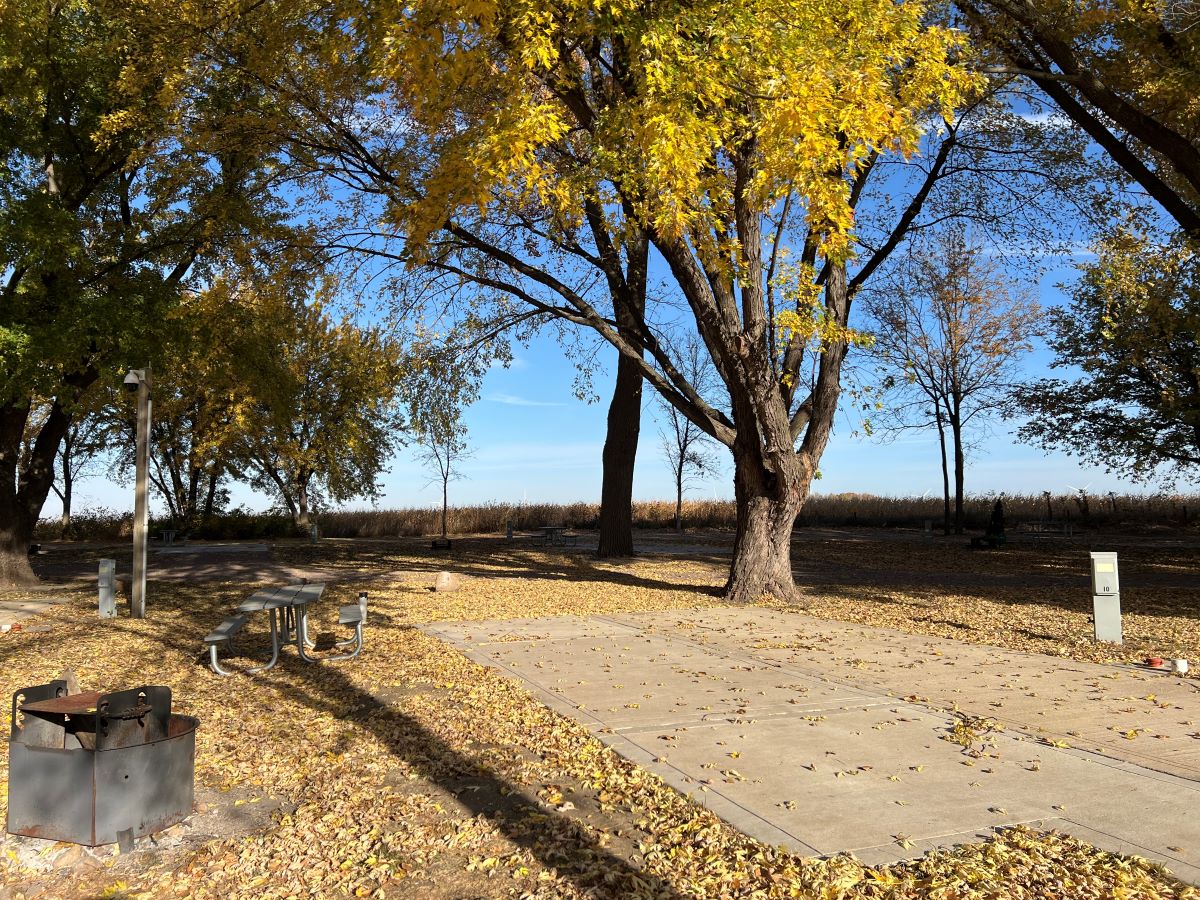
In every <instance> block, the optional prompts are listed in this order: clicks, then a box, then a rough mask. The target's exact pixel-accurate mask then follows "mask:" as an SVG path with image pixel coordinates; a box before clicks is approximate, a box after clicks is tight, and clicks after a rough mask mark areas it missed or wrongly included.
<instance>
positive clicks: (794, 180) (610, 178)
mask: <svg viewBox="0 0 1200 900" xmlns="http://www.w3.org/2000/svg"><path fill="white" fill-rule="evenodd" d="M922 14H923V11H922V10H921V9H920V8H919V7H918V6H917V5H916V4H909V3H906V4H895V3H892V2H890V0H889V2H857V3H851V4H849V5H846V4H844V3H842V4H837V5H836V6H835V5H826V4H822V3H814V4H810V5H807V6H804V7H801V8H799V9H797V8H796V7H795V5H794V4H775V3H771V2H725V3H720V4H705V5H701V6H699V7H697V6H694V5H692V4H678V5H677V4H668V5H666V6H655V7H649V6H635V7H629V8H627V7H626V6H624V5H619V4H618V5H611V6H610V5H607V4H601V5H599V6H597V5H594V4H590V3H589V4H585V3H569V4H566V5H564V6H560V7H558V8H554V9H547V8H545V7H544V6H542V5H540V4H523V3H517V4H508V5H505V6H504V7H502V8H500V7H488V8H484V9H479V8H475V7H472V8H471V9H467V8H466V7H460V6H459V5H458V4H455V3H421V4H411V5H408V6H405V7H403V8H402V9H401V10H399V11H397V12H395V13H393V12H392V11H390V10H389V11H388V12H387V13H386V14H380V15H375V16H372V17H371V18H370V20H368V21H367V22H366V23H365V24H364V28H365V29H366V32H365V34H364V38H365V39H366V40H368V41H370V42H372V43H373V44H374V45H375V46H378V47H386V48H388V53H387V57H386V58H385V60H384V61H383V70H384V72H385V73H386V74H387V75H388V76H389V78H390V81H391V86H392V88H393V97H394V99H395V100H396V102H397V103H398V104H399V105H400V106H401V107H402V108H403V109H404V112H405V116H406V127H405V129H404V130H403V134H402V147H401V149H402V151H403V153H404V156H403V157H401V158H397V159H394V160H393V162H394V163H396V165H395V167H394V168H393V169H391V170H390V171H389V172H388V183H389V185H390V188H389V195H388V200H389V204H390V217H391V221H392V222H393V223H394V225H395V227H396V228H397V230H398V231H399V232H400V233H401V234H403V236H404V238H405V241H406V246H405V252H406V253H407V254H408V257H409V258H410V259H411V260H412V261H413V262H415V263H418V264H424V265H429V266H433V267H438V268H441V269H442V270H443V271H457V272H460V273H468V272H472V271H473V270H475V269H477V267H478V266H479V260H481V259H482V258H485V257H486V259H488V260H491V261H500V262H501V263H502V264H503V266H504V269H503V270H500V271H497V270H496V268H495V266H494V265H493V272H494V273H495V274H494V275H493V276H492V279H491V280H492V282H493V285H494V287H496V288H497V289H499V290H503V291H505V292H506V293H508V294H509V295H510V296H516V297H519V298H521V299H522V300H523V301H524V302H526V303H528V304H529V305H530V306H531V307H533V308H534V309H540V310H541V311H544V312H547V313H551V314H553V315H557V316H560V317H562V318H565V319H567V320H569V321H573V322H575V323H577V324H580V325H583V326H586V327H588V328H592V329H594V330H595V331H596V332H597V333H599V334H600V335H601V336H602V337H603V338H604V339H605V340H607V341H609V342H610V343H611V344H612V345H613V346H614V347H616V348H617V349H618V350H619V351H620V352H621V353H622V354H623V355H624V356H625V357H626V358H627V359H629V360H631V361H632V362H633V363H634V364H635V365H637V366H638V367H639V368H640V370H641V373H642V376H643V378H645V379H646V380H647V381H648V382H649V383H650V384H651V385H652V386H653V387H654V388H655V390H657V391H659V392H660V394H661V395H662V396H663V397H664V398H665V399H666V400H667V402H669V403H670V404H671V405H672V406H673V407H675V408H676V409H678V410H679V411H680V412H681V413H682V414H683V415H685V416H687V417H688V418H689V419H690V420H691V421H693V422H695V423H696V424H697V425H698V426H699V427H700V428H701V429H702V430H704V431H705V433H707V434H709V435H710V436H712V437H713V438H715V439H716V440H717V441H719V442H721V443H723V444H725V445H726V446H727V447H729V448H730V449H731V450H732V452H733V455H734V460H735V494H736V497H737V501H738V529H737V536H736V541H735V549H734V559H733V563H732V567H731V574H730V579H729V582H728V585H727V588H726V594H727V596H728V597H730V598H731V599H734V600H754V599H757V598H758V597H759V596H761V595H763V594H772V595H775V596H777V597H780V598H785V599H792V598H794V597H795V586H794V583H793V580H792V576H791V563H790V547H791V540H790V538H791V530H792V526H793V524H794V520H795V517H796V515H797V513H798V512H799V510H800V508H801V506H802V505H803V502H804V499H805V497H806V496H807V493H808V490H809V486H810V484H811V480H812V478H813V476H814V475H815V472H816V467H817V463H818V461H819V459H820V457H821V454H822V452H823V451H824V448H825V445H826V443H827V441H828V438H829V434H830V430H831V428H832V423H833V416H834V411H835V409H836V405H837V398H838V394H839V391H840V386H839V376H840V370H841V366H842V361H843V359H844V355H845V352H846V349H847V346H848V344H849V342H850V341H851V340H852V339H853V334H852V332H851V331H850V330H849V328H848V326H847V321H848V315H849V305H850V304H849V295H848V283H847V277H846V265H845V263H846V259H847V258H848V256H849V248H850V239H849V232H850V229H851V225H852V212H851V206H850V202H849V200H850V198H851V196H852V194H853V193H854V191H855V184H856V181H857V180H858V179H860V178H861V177H863V176H864V173H865V172H866V171H869V168H870V163H871V162H873V161H874V159H876V158H877V156H878V155H879V154H881V153H886V152H888V151H912V150H914V149H915V148H916V146H917V143H918V140H919V138H920V135H921V131H922V123H923V121H924V119H923V114H924V113H925V112H926V111H927V110H928V109H929V107H930V105H931V104H935V105H936V104H941V105H942V106H943V108H944V109H945V110H946V111H947V112H948V111H949V107H951V106H953V105H954V104H955V103H956V102H958V101H959V100H960V99H961V97H962V93H963V91H964V90H965V89H966V88H967V86H968V84H969V83H970V82H971V81H972V79H970V78H969V76H967V75H966V74H965V73H964V72H962V71H961V70H959V69H957V68H956V67H955V66H954V65H952V64H951V62H950V61H949V60H950V57H952V56H953V55H954V54H955V53H956V52H957V51H958V50H959V45H960V41H959V38H958V36H957V35H956V34H955V33H954V32H951V31H947V30H944V29H939V28H934V27H927V26H926V25H925V24H923V19H922ZM497 193H500V194H503V195H507V196H510V197H513V198H527V199H528V201H529V202H531V203H536V204H538V205H539V208H541V209H544V210H546V211H547V213H548V214H549V216H550V218H549V220H548V226H547V227H549V228H553V229H554V230H556V231H557V232H558V233H560V234H562V235H564V236H568V237H569V236H570V235H573V234H576V233H578V232H579V231H580V229H582V228H584V227H586V226H585V223H586V221H587V219H588V218H589V217H591V216H594V217H598V218H600V219H602V220H603V221H605V222H606V223H608V228H614V227H617V226H618V225H619V224H620V223H621V222H629V223H632V224H635V225H636V226H637V227H638V228H639V229H641V230H642V231H644V233H645V234H646V236H647V238H648V240H649V242H650V244H651V245H652V246H653V248H654V249H655V251H656V252H657V253H658V254H659V255H661V257H662V258H663V260H664V261H665V262H666V265H667V267H668V268H669V271H670V273H671V277H672V279H673V281H674V283H675V285H676V286H677V288H678V290H679V292H680V293H681V294H682V296H683V298H684V299H685V301H686V304H687V308H688V310H689V311H690V313H691V316H692V318H693V319H694V322H695V328H696V330H697V332H698V334H699V335H700V336H701V338H702V340H703V342H704V344H705V347H706V350H707V352H708V354H709V355H710V357H711V359H712V361H713V365H714V367H715V368H716V370H717V372H718V374H719V376H720V378H721V382H722V384H723V387H724V393H725V394H726V395H727V401H726V398H723V403H722V405H724V406H726V408H728V409H729V410H730V415H726V414H725V413H723V412H721V410H720V409H718V408H715V407H714V406H712V405H710V404H709V403H708V402H706V401H705V399H704V398H703V397H701V396H700V395H699V394H698V393H697V391H696V390H695V387H694V385H692V384H691V383H690V382H689V381H688V380H687V379H686V378H685V377H684V376H683V375H682V374H681V371H680V369H679V367H678V365H677V364H676V361H675V360H674V359H672V357H671V355H670V353H669V352H668V350H667V349H666V348H665V347H664V346H663V345H662V344H661V343H660V342H659V341H658V340H657V339H656V337H655V334H654V332H653V330H652V329H651V328H650V327H649V325H648V323H647V322H646V321H645V320H644V319H639V320H638V321H636V322H634V323H630V324H628V325H623V326H622V327H619V326H618V324H617V323H615V322H614V321H613V320H612V319H611V318H609V317H608V316H606V315H605V314H604V313H603V312H602V311H601V310H600V309H598V308H597V307H596V306H595V305H594V304H593V303H592V302H590V301H589V299H588V297H587V296H585V295H584V294H583V293H582V292H581V291H580V290H578V289H576V286H575V285H574V284H572V283H570V282H567V281H563V280H560V279H559V278H556V277H554V276H553V275H552V274H550V273H547V272H546V271H545V270H544V269H541V268H538V267H535V266H533V265H529V264H527V263H526V262H525V261H524V260H523V259H522V258H521V256H519V255H518V254H516V253H514V252H512V251H511V250H510V249H509V248H507V247H506V246H503V245H501V244H498V243H497V241H496V240H495V238H494V236H493V228H492V226H493V224H494V221H493V215H500V216H503V214H504V210H505V207H504V206H499V207H497V206H496V205H495V204H494V203H493V198H494V197H495V196H496V195H497ZM785 205H790V210H791V212H792V213H794V214H797V215H798V218H797V219H794V220H793V219H787V218H786V214H785V215H784V216H781V214H780V211H781V208H782V207H784V206H785ZM781 219H783V221H780V220H781ZM797 226H798V230H797V231H794V230H793V229H794V228H796V227H797ZM789 232H790V234H791V236H792V237H797V235H798V247H797V252H796V255H795V258H794V259H793V260H792V261H791V262H786V263H785V262H784V261H783V260H782V252H783V251H782V248H783V245H784V242H785V238H786V237H787V236H788V235H789ZM599 249H600V251H601V252H600V257H599V261H600V262H601V263H602V264H604V257H605V254H606V253H610V254H613V257H612V258H613V259H615V258H617V255H618V254H619V250H618V248H616V247H613V248H605V247H601V248H599ZM822 263H823V264H824V265H823V271H824V274H823V277H821V279H820V284H819V285H818V284H814V279H815V278H817V274H816V270H817V268H818V266H819V265H820V264H822ZM614 272H615V269H614ZM514 277H516V278H518V279H521V283H514V281H513V280H512V279H513V278H514ZM475 280H476V281H478V280H479V279H478V277H476V278H475ZM622 328H623V329H624V331H625V332H626V333H628V332H629V331H630V329H631V328H632V329H633V330H635V331H636V334H637V337H638V338H639V344H640V346H637V345H634V344H633V343H631V342H630V341H629V340H628V339H627V338H626V337H624V336H623V334H622ZM643 349H644V351H645V354H646V357H647V358H645V359H643V357H642V351H643Z"/></svg>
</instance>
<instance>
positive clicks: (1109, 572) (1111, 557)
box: [1092, 552, 1124, 644]
mask: <svg viewBox="0 0 1200 900" xmlns="http://www.w3.org/2000/svg"><path fill="white" fill-rule="evenodd" d="M1092 623H1093V628H1094V630H1095V633H1096V640H1098V641H1111V642H1112V643H1114V644H1121V643H1124V640H1123V636H1122V634H1121V583H1120V581H1119V580H1118V573H1117V554H1116V553H1109V552H1094V553H1092Z"/></svg>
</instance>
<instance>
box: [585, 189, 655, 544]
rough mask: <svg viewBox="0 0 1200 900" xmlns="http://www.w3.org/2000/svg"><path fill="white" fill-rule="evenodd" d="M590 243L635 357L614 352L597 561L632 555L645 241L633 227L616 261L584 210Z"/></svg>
mask: <svg viewBox="0 0 1200 900" xmlns="http://www.w3.org/2000/svg"><path fill="white" fill-rule="evenodd" d="M589 222H590V224H591V228H592V232H593V235H594V237H595V238H596V243H597V245H598V246H599V247H601V248H602V252H603V257H602V259H603V263H604V270H605V275H606V278H607V281H608V285H609V293H610V294H611V296H612V302H613V312H614V314H615V317H616V321H617V326H618V333H619V334H620V336H621V338H622V340H623V341H625V342H626V343H627V344H628V345H629V347H631V348H634V349H636V352H637V358H636V359H635V358H634V357H632V356H628V355H626V354H625V353H618V354H617V381H616V384H615V385H614V387H613V396H612V401H611V402H610V403H609V405H608V431H607V433H606V435H605V438H604V452H603V456H602V459H603V466H604V470H603V475H602V481H601V486H600V538H599V546H598V547H597V550H596V555H597V556H599V557H601V558H602V559H612V558H618V559H619V558H622V557H627V556H633V475H634V467H635V464H636V462H637V448H638V438H639V436H640V434H641V429H642V362H641V360H642V357H643V355H644V354H643V347H642V340H641V336H640V331H639V324H640V323H641V322H642V320H643V319H644V317H645V314H646V273H647V260H648V254H649V245H648V242H647V240H646V237H645V236H644V235H643V234H641V233H640V232H638V231H635V232H634V233H633V234H632V235H631V236H630V238H629V240H628V244H627V246H626V250H625V256H626V262H625V265H622V264H621V258H620V257H621V252H620V248H619V247H618V245H617V244H616V243H615V242H613V241H612V240H611V238H610V236H609V233H608V230H607V228H606V226H605V225H604V220H603V217H602V216H600V215H598V214H597V212H596V211H595V210H592V209H589Z"/></svg>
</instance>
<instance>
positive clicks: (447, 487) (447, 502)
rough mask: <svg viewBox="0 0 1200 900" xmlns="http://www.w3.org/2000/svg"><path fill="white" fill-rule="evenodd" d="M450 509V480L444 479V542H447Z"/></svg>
mask: <svg viewBox="0 0 1200 900" xmlns="http://www.w3.org/2000/svg"><path fill="white" fill-rule="evenodd" d="M449 509H450V479H449V478H443V479H442V540H443V541H444V540H446V518H447V515H448V512H449Z"/></svg>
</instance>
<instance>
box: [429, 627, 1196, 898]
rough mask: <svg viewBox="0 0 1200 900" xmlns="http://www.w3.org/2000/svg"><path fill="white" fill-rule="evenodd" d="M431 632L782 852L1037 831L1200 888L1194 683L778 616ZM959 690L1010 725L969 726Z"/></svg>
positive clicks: (894, 855) (904, 852) (898, 855)
mask: <svg viewBox="0 0 1200 900" xmlns="http://www.w3.org/2000/svg"><path fill="white" fill-rule="evenodd" d="M427 630H428V631H429V632H430V633H432V634H435V635H438V636H440V637H442V638H443V639H445V640H447V641H449V642H451V643H453V644H455V645H457V646H459V647H460V648H462V649H463V650H464V651H465V652H466V653H468V654H469V655H470V656H471V657H472V658H474V659H476V660H477V661H479V662H481V663H483V664H485V665H490V666H494V667H497V668H499V669H501V670H503V671H506V672H508V673H510V674H511V675H512V676H513V677H514V678H517V679H519V680H521V681H522V682H523V683H524V684H525V685H526V686H527V687H529V688H530V689H532V690H533V691H534V692H535V694H537V695H538V696H539V697H540V698H541V699H543V700H544V701H545V702H546V703H547V704H548V705H550V706H551V707H553V708H555V709H557V710H559V711H560V712H563V713H564V714H566V715H570V716H572V717H574V718H576V719H577V720H579V721H581V722H583V723H584V724H586V725H587V726H588V727H589V728H590V729H591V730H592V731H593V732H594V733H595V734H596V735H597V736H598V737H599V738H600V739H601V740H603V741H605V742H606V743H608V744H610V745H611V746H612V747H614V749H616V750H618V751H619V752H621V753H622V754H624V755H625V756H627V757H629V758H630V759H632V760H634V761H635V762H638V763H639V764H642V765H644V766H645V767H647V768H648V769H650V770H652V771H654V772H655V773H657V774H658V775H660V776H661V777H662V778H663V779H664V780H665V781H667V782H668V783H669V784H671V785H673V786H674V787H676V788H678V789H679V790H681V791H683V792H685V793H690V794H692V795H693V796H694V797H696V799H697V800H698V801H700V802H702V803H704V804H705V805H707V806H708V807H710V808H711V809H712V810H713V811H714V812H716V813H717V814H719V815H721V816H722V817H723V818H725V819H726V820H727V821H729V822H730V823H731V824H733V825H734V826H736V827H738V828H741V829H742V830H743V831H745V832H747V833H748V834H751V835H753V836H755V837H757V838H759V839H761V840H764V841H767V842H769V843H775V844H785V845H787V846H789V847H791V848H793V849H796V850H798V851H801V852H804V853H809V854H820V855H826V854H832V853H836V852H839V851H846V850H849V851H853V852H854V853H855V854H856V855H858V856H859V857H860V858H861V859H863V860H865V861H867V862H869V863H883V862H890V861H894V860H898V859H903V858H908V857H912V856H914V855H919V854H920V853H922V852H924V851H925V850H926V849H930V848H932V847H938V846H948V845H953V844H956V843H961V842H964V841H969V840H973V839H976V838H977V837H982V836H986V835H987V834H988V833H990V831H991V829H992V828H994V827H997V826H1001V825H1010V824H1017V823H1026V824H1030V825H1033V826H1036V827H1042V828H1057V829H1059V830H1062V831H1066V832H1068V833H1071V834H1074V835H1077V836H1078V837H1080V838H1082V839H1084V840H1087V841H1089V842H1091V843H1093V844H1095V845H1097V846H1100V847H1104V848H1106V849H1110V850H1115V851H1120V852H1125V853H1132V854H1137V855H1140V856H1145V857H1147V858H1149V859H1152V860H1156V861H1160V862H1162V863H1164V864H1165V865H1166V866H1167V867H1168V868H1170V869H1171V870H1172V871H1173V872H1175V873H1176V874H1177V875H1178V876H1180V877H1181V878H1183V879H1185V880H1187V881H1191V882H1193V883H1196V882H1200V821H1197V817H1196V816H1195V815H1194V810H1195V809H1196V808H1197V804H1198V803H1200V781H1197V780H1196V779H1195V778H1192V777H1188V776H1189V772H1190V771H1191V768H1192V766H1194V765H1195V757H1194V756H1193V755H1191V754H1190V752H1189V751H1191V750H1192V749H1193V747H1194V745H1200V739H1198V738H1197V737H1195V736H1192V735H1191V734H1189V733H1188V732H1189V731H1190V732H1195V733H1197V734H1200V721H1193V720H1200V704H1197V702H1196V700H1195V699H1194V698H1195V697H1196V694H1195V691H1194V690H1193V685H1192V684H1189V683H1184V682H1183V681H1182V680H1180V679H1165V678H1160V677H1158V676H1151V675H1142V674H1141V673H1135V672H1130V671H1128V670H1122V669H1121V668H1119V667H1107V666H1085V665H1084V664H1080V663H1075V662H1073V661H1064V660H1060V659H1056V658H1052V657H1040V656H1034V655H1032V654H1011V653H1009V652H1007V651H997V650H994V648H981V647H978V646H975V645H965V644H959V643H957V642H954V641H942V642H937V641H936V639H930V638H926V637H921V636H914V635H907V634H902V633H900V632H889V631H885V630H883V629H863V628H862V627H861V626H855V625H847V624H843V623H832V622H817V621H816V620H813V619H811V618H809V617H806V616H801V615H797V614H794V613H790V612H776V611H773V610H765V609H732V608H730V609H720V610H705V611H696V612H691V611H678V612H676V613H648V614H637V615H623V616H611V617H609V616H592V617H586V618H579V617H554V618H544V619H526V620H509V621H490V622H470V623H454V624H447V623H439V624H437V625H431V626H428V628H427ZM848 652H853V653H855V654H856V655H854V656H850V657H845V656H844V654H846V653H848ZM976 653H978V654H980V656H981V657H982V658H981V659H980V660H976V659H975V658H974V656H973V654H976ZM939 654H940V655H939ZM847 660H853V662H852V664H850V665H847V664H846V661H847ZM877 660H884V661H885V662H878V661H877ZM947 660H954V661H955V663H954V664H953V665H945V666H942V664H943V663H945V662H946V661H947ZM939 667H941V668H939ZM1039 673H1041V676H1040V677H1041V678H1042V679H1044V683H1043V682H1039V681H1038V680H1037V678H1038V676H1039ZM1141 678H1146V679H1150V681H1149V682H1147V683H1148V684H1150V686H1151V687H1150V688H1147V687H1146V686H1145V685H1144V684H1143V683H1142V682H1141V681H1140V680H1138V679H1141ZM1118 683H1120V684H1119V686H1118V687H1115V688H1114V687H1112V685H1117V684H1118ZM998 685H1002V686H998ZM1031 694H1032V695H1036V696H1029V695H1031ZM1043 694H1044V695H1045V696H1044V698H1043V697H1041V695H1043ZM942 695H946V696H947V697H952V701H951V702H953V703H956V704H957V706H958V708H959V710H961V711H963V712H964V713H970V714H971V715H973V716H987V717H988V718H989V719H991V720H993V721H994V722H996V723H997V725H1002V726H1004V730H1003V731H998V730H994V729H992V728H990V727H989V726H988V725H987V724H986V723H985V724H983V725H981V724H980V723H978V722H975V723H974V724H973V725H972V723H971V722H969V721H968V722H966V723H963V724H965V725H966V727H967V731H965V732H964V731H963V727H962V724H960V728H959V731H958V732H957V734H955V733H954V732H953V730H952V729H953V726H954V725H955V723H956V722H958V723H961V720H960V719H959V718H957V717H956V716H955V714H954V713H953V712H946V711H943V710H942V709H939V708H938V706H939V704H938V702H937V699H936V698H939V697H941V696H942ZM1139 696H1140V697H1141V698H1143V699H1138V697H1139ZM1146 696H1154V697H1155V699H1154V700H1146V699H1144V698H1145V697H1146ZM905 698H908V699H905ZM931 698H933V699H931ZM1160 698H1165V699H1160ZM943 702H945V701H943ZM996 703H1000V704H1002V705H1001V706H999V707H997V706H995V705H994V704H996ZM1039 703H1040V706H1039ZM1121 704H1123V705H1121ZM1041 706H1044V707H1046V708H1041ZM1130 708H1132V709H1133V710H1134V712H1132V713H1127V712H1121V710H1122V709H1130ZM1048 711H1049V712H1050V715H1048V716H1043V715H1040V713H1046V712H1048ZM1001 716H1004V717H1005V718H1001ZM1026 720H1033V721H1026ZM1110 720H1111V721H1110ZM1112 721H1116V722H1118V723H1119V724H1120V725H1121V726H1124V727H1123V730H1122V731H1121V732H1120V735H1121V736H1115V735H1114V733H1113V732H1111V731H1110V730H1109V727H1110V726H1111V724H1112ZM1043 723H1045V724H1043ZM1040 729H1044V730H1040ZM1138 729H1145V730H1144V731H1141V730H1138ZM1128 731H1136V734H1135V736H1134V738H1133V739H1129V738H1126V737H1124V736H1123V735H1124V734H1125V733H1127V732H1128ZM1167 732H1169V734H1168V733H1167ZM1068 733H1071V734H1073V735H1079V737H1078V738H1075V743H1074V745H1071V743H1072V741H1071V738H1070V737H1068ZM1156 733H1161V734H1163V738H1161V739H1156V738H1155V737H1154V734H1156ZM956 736H957V737H960V738H962V737H965V740H966V741H967V743H969V744H970V747H969V748H968V747H965V746H963V745H962V744H960V743H954V742H952V741H951V740H947V738H952V737H956ZM1138 741H1143V742H1144V743H1147V744H1150V743H1152V744H1155V745H1158V747H1159V748H1160V749H1158V750H1155V751H1153V752H1152V751H1151V750H1150V749H1147V750H1144V751H1143V750H1137V749H1134V748H1135V746H1136V745H1137V742H1138ZM1175 744H1178V745H1179V746H1180V749H1179V750H1178V751H1171V750H1168V749H1167V747H1168V745H1171V746H1174V745H1175ZM1121 745H1125V746H1124V747H1122V746H1121ZM1082 746H1088V747H1091V748H1093V749H1086V750H1085V749H1080V747H1082ZM1096 750H1105V751H1106V752H1105V753H1099V752H1095V751H1096ZM1118 750H1121V751H1123V752H1121V753H1118V752H1116V751H1118ZM1172 752H1175V754H1176V755H1174V756H1172ZM1151 766H1153V768H1152V767H1151Z"/></svg>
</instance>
